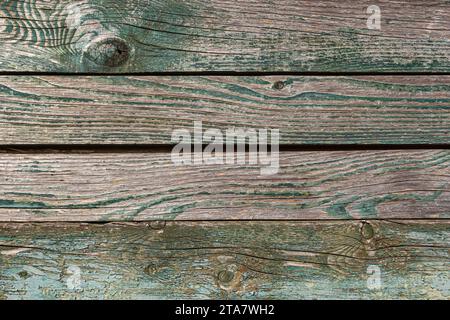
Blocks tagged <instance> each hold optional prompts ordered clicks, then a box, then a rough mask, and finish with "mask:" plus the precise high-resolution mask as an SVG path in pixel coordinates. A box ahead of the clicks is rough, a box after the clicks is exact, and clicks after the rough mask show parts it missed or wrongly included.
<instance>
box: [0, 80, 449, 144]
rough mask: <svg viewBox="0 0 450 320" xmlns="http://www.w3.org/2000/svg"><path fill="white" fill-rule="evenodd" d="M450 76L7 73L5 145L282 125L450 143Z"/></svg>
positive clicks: (368, 139)
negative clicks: (200, 127) (196, 123)
mask: <svg viewBox="0 0 450 320" xmlns="http://www.w3.org/2000/svg"><path fill="white" fill-rule="evenodd" d="M449 89H450V76H358V77H290V76H267V77H225V76H210V77H183V76H161V77H144V76H129V77H119V76H111V77H89V76H87V77H85V76H83V77H70V76H35V77H28V76H25V77H24V76H22V77H21V76H18V77H15V76H1V77H0V110H1V113H0V144H2V145H12V144H38V145H39V144H173V143H174V142H172V141H171V136H172V133H173V131H174V130H175V129H189V130H191V132H192V131H193V125H194V121H202V123H203V128H204V129H205V130H206V129H209V128H218V129H220V130H222V131H225V130H226V129H228V128H230V127H233V126H235V127H238V128H254V129H279V130H280V143H282V144H296V145H305V144H313V145H315V144H430V143H431V144H449V143H450V90H449Z"/></svg>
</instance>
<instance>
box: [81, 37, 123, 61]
mask: <svg viewBox="0 0 450 320" xmlns="http://www.w3.org/2000/svg"><path fill="white" fill-rule="evenodd" d="M85 56H86V58H87V59H89V60H90V61H92V62H94V63H96V64H98V65H103V66H108V67H118V66H120V65H122V64H124V63H125V62H126V61H127V60H128V58H129V57H130V47H129V46H128V44H127V43H126V42H125V41H124V40H122V39H120V38H114V37H108V38H101V39H94V40H93V41H92V42H91V43H89V45H88V47H87V48H86V51H85Z"/></svg>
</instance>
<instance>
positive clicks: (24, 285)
mask: <svg viewBox="0 0 450 320" xmlns="http://www.w3.org/2000/svg"><path fill="white" fill-rule="evenodd" d="M449 240H450V238H449V221H448V220H445V221H442V220H440V221H417V220H415V221H405V220H403V221H401V222H399V221H369V222H368V221H364V222H357V221H345V222H336V221H334V222H323V221H322V222H319V221H304V222H273V221H272V222H242V221H240V222H218V221H215V222H196V223H194V222H182V223H180V222H168V223H167V224H163V223H155V224H149V225H148V224H100V225H99V224H95V225H92V224H73V223H72V224H67V223H66V224H64V223H56V224H55V223H53V224H45V223H44V224H1V225H0V261H1V265H2V268H1V269H0V297H1V298H4V299H54V298H56V299H87V298H89V299H133V298H134V299H142V298H146V299H180V298H184V299H186V298H188V299H190V298H200V299H205V298H210V299H212V298H213V299H218V298H219V299H240V298H245V299H261V298H265V299H273V298H276V299H304V298H307V299H316V298H320V299H361V298H364V299H393V298H395V299H406V298H408V299H449V298H450V290H449V286H448V284H449V281H450V279H449V276H450V268H449V266H450V264H449V262H450V260H449ZM378 276H379V277H378ZM377 279H379V280H380V281H379V282H377Z"/></svg>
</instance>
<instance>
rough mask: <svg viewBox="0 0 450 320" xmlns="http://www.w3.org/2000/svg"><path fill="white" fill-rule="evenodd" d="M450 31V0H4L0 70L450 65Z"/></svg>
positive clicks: (338, 68) (410, 68)
mask: <svg viewBox="0 0 450 320" xmlns="http://www.w3.org/2000/svg"><path fill="white" fill-rule="evenodd" d="M374 4H375V5H378V6H379V9H380V11H381V24H380V27H381V29H380V30H378V29H369V27H368V24H367V22H368V19H369V18H370V17H371V15H372V13H373V11H372V12H370V13H368V8H369V6H371V5H374ZM449 35H450V4H449V3H448V1H445V0H438V1H432V2H429V3H427V4H426V5H424V3H423V1H420V0H400V1H387V0H381V1H376V2H374V1H371V0H358V1H354V0H339V1H338V0H335V1H327V0H322V1H298V0H284V1H270V0H254V1H247V0H239V1H236V0H198V1H190V0H181V1H178V0H177V1H175V0H163V1H150V0H128V1H126V2H124V1H121V0H86V1H84V0H83V1H72V0H46V1H44V0H20V1H19V0H6V1H2V2H1V4H0V45H1V47H2V55H1V57H0V71H52V72H161V71H233V72H234V71H272V72H274V71H297V72H304V71H315V72H327V71H337V72H341V71H366V72H368V71H377V72H383V71H414V72H424V71H425V72H429V71H450V59H449V58H450V42H449V41H448V39H449Z"/></svg>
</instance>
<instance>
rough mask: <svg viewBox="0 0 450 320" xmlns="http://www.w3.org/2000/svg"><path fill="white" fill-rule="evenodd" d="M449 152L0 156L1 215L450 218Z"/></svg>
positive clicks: (1, 217) (17, 217)
mask: <svg viewBox="0 0 450 320" xmlns="http://www.w3.org/2000/svg"><path fill="white" fill-rule="evenodd" d="M449 165H450V150H410V151H401V150H400V151H399V150H386V151H329V152H283V153H280V166H281V168H280V170H279V173H278V174H277V175H273V176H265V175H261V173H260V165H237V164H236V165H200V166H199V165H192V166H175V165H174V164H173V163H172V162H171V158H170V154H169V153H86V154H1V155H0V220H1V221H131V220H136V221H143V220H147V219H169V220H170V219H182V220H205V219H207V220H209V219H226V220H228V219H352V218H363V219H366V218H449V217H450V197H449V192H450V169H449Z"/></svg>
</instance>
